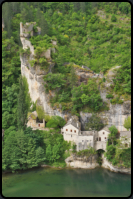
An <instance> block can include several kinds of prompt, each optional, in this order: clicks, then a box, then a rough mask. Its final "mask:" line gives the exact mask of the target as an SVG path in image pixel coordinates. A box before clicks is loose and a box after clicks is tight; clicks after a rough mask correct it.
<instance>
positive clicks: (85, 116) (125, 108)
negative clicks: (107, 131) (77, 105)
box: [80, 101, 131, 131]
mask: <svg viewBox="0 0 133 199" xmlns="http://www.w3.org/2000/svg"><path fill="white" fill-rule="evenodd" d="M91 115H92V114H91V113H83V112H80V121H81V125H82V127H84V125H85V123H87V122H88V121H89V118H90V117H91ZM130 115H131V102H130V101H126V102H124V103H123V104H115V105H112V104H111V103H110V109H109V110H108V111H104V112H101V113H99V116H100V117H101V119H102V120H103V122H105V120H106V122H107V124H108V125H109V126H112V125H115V126H116V128H117V129H118V131H126V129H125V127H124V126H123V125H124V120H125V118H127V117H128V116H130ZM83 130H84V129H83Z"/></svg>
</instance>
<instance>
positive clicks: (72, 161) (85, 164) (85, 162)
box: [2, 154, 131, 175]
mask: <svg viewBox="0 0 133 199" xmlns="http://www.w3.org/2000/svg"><path fill="white" fill-rule="evenodd" d="M65 162H66V166H65V167H61V166H52V165H49V164H42V165H40V166H37V167H33V168H29V169H26V170H17V171H15V173H19V172H21V171H28V170H32V169H35V168H41V167H42V168H53V169H64V168H72V169H78V168H80V169H95V168H97V167H102V168H103V169H108V170H110V171H112V172H116V173H125V174H130V175H131V168H123V167H120V168H118V167H117V166H113V165H112V164H111V163H110V162H109V161H108V160H107V159H106V157H104V154H102V165H101V166H100V165H99V164H98V163H97V156H96V155H94V156H92V157H91V158H89V159H86V157H85V156H84V157H76V156H74V155H73V154H71V156H69V157H68V158H66V159H65ZM6 173H12V171H11V170H7V171H3V172H2V174H6Z"/></svg>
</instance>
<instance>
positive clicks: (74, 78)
mask: <svg viewBox="0 0 133 199" xmlns="http://www.w3.org/2000/svg"><path fill="white" fill-rule="evenodd" d="M68 80H69V83H70V86H71V88H72V89H73V87H74V86H76V83H77V80H78V78H77V75H76V73H75V69H74V67H73V66H71V70H70V76H69V77H68Z"/></svg>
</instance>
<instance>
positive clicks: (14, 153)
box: [2, 127, 71, 172]
mask: <svg viewBox="0 0 133 199" xmlns="http://www.w3.org/2000/svg"><path fill="white" fill-rule="evenodd" d="M5 135H6V137H4V145H3V146H2V157H3V158H2V170H3V171H5V170H7V169H8V170H11V171H12V172H14V171H16V170H20V169H27V168H32V167H36V166H39V165H41V164H44V163H45V164H49V165H52V166H61V167H64V166H65V161H64V159H65V156H64V154H65V151H66V150H69V149H70V148H71V144H70V143H68V142H67V141H64V139H63V136H62V135H61V134H58V133H55V131H54V130H52V131H39V130H36V131H33V130H32V129H31V128H30V127H28V128H26V129H25V130H24V131H23V130H22V129H21V130H19V131H16V130H15V129H14V128H13V127H12V128H10V131H9V130H8V131H7V130H6V131H5Z"/></svg>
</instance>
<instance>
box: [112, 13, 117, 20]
mask: <svg viewBox="0 0 133 199" xmlns="http://www.w3.org/2000/svg"><path fill="white" fill-rule="evenodd" d="M111 21H112V22H116V21H117V18H116V16H115V15H114V14H113V15H112V17H111Z"/></svg>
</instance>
